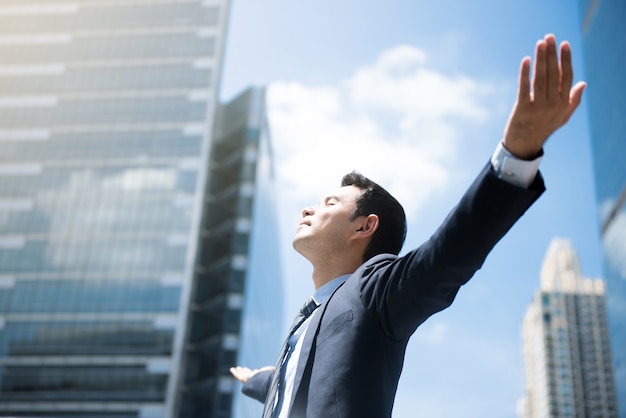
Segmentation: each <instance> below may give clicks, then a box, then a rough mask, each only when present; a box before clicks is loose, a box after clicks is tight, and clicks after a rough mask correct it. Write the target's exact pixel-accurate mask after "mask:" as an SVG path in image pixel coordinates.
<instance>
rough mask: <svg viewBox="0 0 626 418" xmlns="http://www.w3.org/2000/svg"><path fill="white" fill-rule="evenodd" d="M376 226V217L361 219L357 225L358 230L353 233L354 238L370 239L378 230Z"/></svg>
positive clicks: (370, 216) (372, 215)
mask: <svg viewBox="0 0 626 418" xmlns="http://www.w3.org/2000/svg"><path fill="white" fill-rule="evenodd" d="M378 224H379V219H378V215H374V214H371V215H367V216H363V217H361V218H360V222H359V224H358V225H357V226H358V229H357V230H356V231H355V238H368V237H371V236H372V235H374V232H376V230H377V229H378Z"/></svg>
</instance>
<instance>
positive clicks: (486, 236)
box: [243, 164, 545, 418]
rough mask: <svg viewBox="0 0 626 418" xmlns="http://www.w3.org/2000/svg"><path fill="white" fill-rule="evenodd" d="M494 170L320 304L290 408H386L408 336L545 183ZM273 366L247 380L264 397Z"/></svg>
mask: <svg viewBox="0 0 626 418" xmlns="http://www.w3.org/2000/svg"><path fill="white" fill-rule="evenodd" d="M544 189H545V188H544V184H543V180H542V179H541V176H540V174H538V175H537V177H536V178H535V180H534V181H533V183H532V184H531V186H530V187H529V188H528V189H522V188H519V187H516V186H513V185H511V184H509V183H507V182H505V181H503V180H500V179H498V178H497V177H496V175H495V174H494V172H493V169H492V168H491V164H488V165H487V166H486V167H485V168H484V169H483V170H482V172H481V173H480V175H479V176H478V178H477V179H476V180H475V181H474V183H473V184H472V185H471V186H470V188H469V189H468V191H467V192H466V193H465V195H464V196H463V198H462V199H461V201H460V202H459V204H458V205H457V206H456V207H455V208H454V209H453V210H452V211H451V213H450V214H449V215H448V217H447V218H446V219H445V221H444V222H443V224H442V225H441V226H440V227H439V229H438V230H437V231H436V232H435V233H434V234H433V236H432V237H431V238H430V239H429V240H428V241H426V242H425V243H424V244H422V245H421V246H420V247H419V248H416V249H414V250H412V251H410V252H409V253H407V254H406V255H404V256H403V257H398V256H395V255H390V254H382V255H378V256H376V257H373V258H372V259H370V260H368V261H367V262H365V263H364V264H363V265H362V266H361V267H359V269H358V270H357V271H355V272H354V273H353V274H352V275H351V276H350V277H349V278H348V279H347V280H346V282H345V283H344V284H343V285H342V286H340V287H339V288H338V289H337V290H336V291H335V292H334V293H333V295H332V296H331V297H330V298H329V299H328V300H327V301H326V302H325V303H324V304H322V306H320V307H319V308H318V310H317V311H316V313H315V315H314V317H313V318H312V320H311V322H310V324H309V328H308V330H307V332H306V334H305V336H304V341H303V345H302V352H301V354H300V358H299V361H298V367H297V372H296V378H295V382H294V389H293V397H292V403H291V412H290V417H304V416H306V417H309V418H333V417H336V418H353V417H354V418H363V417H390V416H391V411H392V408H393V402H394V397H395V393H396V389H397V385H398V379H399V378H400V373H401V371H402V365H403V361H404V353H405V350H406V346H407V343H408V341H409V338H410V337H411V335H412V334H413V333H414V332H415V330H416V328H417V327H418V326H419V325H420V324H422V323H423V322H424V321H425V320H426V319H427V318H428V317H429V316H431V315H432V314H434V313H435V312H438V311H441V310H442V309H445V308H447V307H448V306H450V304H451V303H452V301H453V300H454V298H455V296H456V294H457V292H458V290H459V288H460V287H461V286H462V285H463V284H465V283H467V281H468V280H469V279H470V278H471V277H472V276H473V274H474V273H475V272H476V270H478V269H479V268H480V267H481V266H482V264H483V262H484V260H485V258H486V257H487V254H488V253H489V251H490V250H491V249H492V248H493V246H494V245H495V244H496V243H497V242H498V241H499V240H500V238H502V236H503V235H504V234H505V233H506V232H507V231H508V230H509V229H510V228H511V226H512V225H513V224H514V223H515V222H516V221H517V219H519V218H520V217H521V216H522V215H523V214H524V212H525V211H526V210H527V209H528V207H530V205H531V204H532V203H533V202H534V201H535V200H536V199H537V198H538V197H539V196H540V195H541V193H542V192H543V191H544ZM271 377H272V373H271V372H261V373H258V374H256V375H255V376H253V377H252V378H251V379H250V380H248V382H246V384H244V387H243V392H244V393H245V394H247V395H248V396H251V397H253V398H255V399H258V400H260V401H261V402H263V401H265V395H266V394H267V392H268V389H269V384H270V381H271Z"/></svg>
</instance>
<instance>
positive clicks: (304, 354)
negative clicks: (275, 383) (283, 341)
mask: <svg viewBox="0 0 626 418" xmlns="http://www.w3.org/2000/svg"><path fill="white" fill-rule="evenodd" d="M350 277H352V276H350ZM350 277H349V278H348V279H347V280H346V282H347V281H348V280H350ZM346 282H343V283H342V284H340V285H339V286H338V287H337V289H335V291H334V292H333V293H332V294H331V295H330V297H329V298H328V299H327V300H326V302H324V303H323V304H322V305H321V306H320V307H319V308H317V312H315V313H314V315H313V318H311V322H310V323H309V326H308V328H307V330H306V334H305V335H304V341H302V348H301V349H300V357H299V358H298V367H297V369H296V375H295V377H294V382H293V390H292V391H291V401H290V402H289V405H290V411H289V414H288V416H291V409H292V408H293V405H294V400H295V398H296V395H297V394H298V391H299V389H300V384H301V383H302V377H303V376H304V372H305V370H306V366H307V364H308V363H309V361H310V359H309V357H310V356H311V355H315V349H314V346H315V342H316V340H317V334H318V333H319V331H320V326H321V324H322V319H323V318H324V314H325V313H326V308H327V307H328V304H329V303H330V301H331V300H332V299H333V297H334V296H335V294H336V293H337V291H338V290H339V289H340V288H341V287H342V286H343V285H344V284H345V283H346ZM305 383H306V384H308V383H309V382H305Z"/></svg>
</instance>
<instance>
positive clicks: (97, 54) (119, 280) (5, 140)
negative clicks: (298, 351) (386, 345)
mask: <svg viewBox="0 0 626 418" xmlns="http://www.w3.org/2000/svg"><path fill="white" fill-rule="evenodd" d="M228 9H229V2H228V1H227V0H80V1H79V0H37V1H35V0H32V1H31V0H0V416H16V417H17V416H29V417H33V416H54V417H81V418H88V417H100V418H102V417H117V418H119V417H144V418H156V417H168V418H169V417H176V416H180V417H192V416H203V417H207V416H211V417H228V416H230V413H231V409H232V407H233V399H234V397H233V391H234V390H235V385H234V383H233V381H232V379H230V378H229V377H228V371H227V366H229V365H231V364H233V363H235V362H237V359H238V358H244V357H245V356H249V355H252V354H250V352H256V350H255V351H252V350H250V348H251V346H253V345H254V344H256V343H257V342H258V341H257V340H255V338H258V336H257V335H256V333H257V332H261V331H264V330H266V328H267V321H269V318H270V317H271V318H273V320H274V321H273V322H272V321H270V322H271V323H272V324H276V323H277V322H278V323H280V322H279V321H281V318H280V316H279V315H280V310H279V307H280V296H281V294H280V290H278V291H276V292H269V291H268V290H267V289H272V288H276V289H280V285H275V284H276V283H279V281H280V277H279V275H280V270H279V269H278V268H277V266H276V264H277V261H276V257H275V256H274V255H273V254H274V253H272V252H271V251H272V250H273V249H274V248H273V247H272V245H273V243H274V241H273V239H274V238H273V235H272V233H277V232H275V231H274V232H272V228H273V227H274V224H273V221H272V220H271V216H273V214H272V205H273V204H274V201H273V200H271V199H270V198H269V196H271V191H270V189H271V160H270V159H269V141H268V138H267V131H266V130H265V128H266V126H265V124H264V122H262V121H264V114H263V112H264V108H263V106H262V103H263V100H264V99H263V91H262V90H250V91H248V92H246V93H245V94H243V95H242V96H241V97H240V98H238V99H236V100H235V101H234V102H233V104H230V105H227V106H225V107H223V108H222V107H220V106H219V105H218V103H217V97H218V88H219V79H220V71H221V65H222V55H223V53H222V50H223V45H224V38H225V32H226V26H227V19H228ZM246 112H249V113H248V114H246ZM216 116H219V118H220V120H222V119H224V120H223V121H220V122H216V120H215V118H216ZM214 138H216V140H214ZM218 139H219V140H218ZM265 193H267V195H266V194H265ZM258 217H264V219H263V221H262V222H261V223H260V225H257V222H256V219H257V218H258ZM265 217H270V218H265ZM268 219H269V220H268ZM252 268H255V269H258V271H257V270H255V271H256V273H254V272H253V271H252ZM258 280H267V284H266V287H264V286H262V285H261V284H260V283H259V282H258ZM259 288H260V289H261V290H259ZM248 290H253V291H258V292H259V295H260V297H264V298H265V300H266V303H268V304H269V305H270V308H267V306H258V305H255V303H258V302H256V299H253V298H249V297H248V296H247V295H246V294H245V292H246V291H248ZM255 315H256V317H255ZM273 315H275V316H273ZM255 321H256V322H255ZM254 324H258V328H256V325H254ZM272 338H274V337H272V331H271V330H269V331H268V340H266V341H271V343H272V345H273V346H274V347H275V346H276V345H277V344H279V341H276V340H272ZM275 338H276V339H279V338H280V337H278V336H277V337H275ZM264 341H265V340H264ZM264 344H266V342H264ZM245 347H248V349H247V351H246V348H245ZM254 348H257V347H254ZM262 348H263V344H262V343H259V345H258V349H259V350H262ZM261 352H262V351H258V353H259V354H257V355H260V353H261ZM275 354H276V353H274V352H271V353H269V356H270V357H271V358H275ZM265 363H266V362H265ZM265 363H264V364H265ZM247 364H251V363H247ZM235 399H236V397H235ZM237 408H240V407H239V406H237V407H236V408H235V409H237Z"/></svg>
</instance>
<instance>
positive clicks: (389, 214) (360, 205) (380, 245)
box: [341, 171, 406, 261]
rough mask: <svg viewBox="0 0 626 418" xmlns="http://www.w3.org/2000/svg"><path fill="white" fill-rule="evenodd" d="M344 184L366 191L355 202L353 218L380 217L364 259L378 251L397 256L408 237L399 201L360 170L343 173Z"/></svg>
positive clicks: (342, 182)
mask: <svg viewBox="0 0 626 418" xmlns="http://www.w3.org/2000/svg"><path fill="white" fill-rule="evenodd" d="M341 186H342V187H344V186H355V187H357V188H359V189H361V190H362V191H363V193H361V196H359V198H358V199H357V201H356V209H355V210H354V213H353V214H352V219H355V218H357V217H359V216H368V215H371V214H374V215H377V216H378V222H379V223H378V229H377V230H376V231H375V232H374V234H373V235H372V240H371V241H370V243H369V245H368V246H367V248H366V249H365V253H364V254H363V261H367V260H369V259H370V258H372V257H374V256H375V255H378V254H384V253H390V254H396V255H398V253H400V250H401V249H402V245H403V244H404V239H405V238H406V215H405V213H404V208H403V207H402V205H401V204H400V202H398V201H397V200H396V198H394V197H393V196H392V195H391V194H390V193H389V192H388V191H387V190H385V189H383V188H382V187H381V186H379V185H378V184H376V183H375V182H373V181H372V180H370V179H368V178H367V177H365V176H364V175H363V174H361V173H359V172H357V171H352V172H351V173H348V174H346V175H345V176H343V178H342V179H341Z"/></svg>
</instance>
